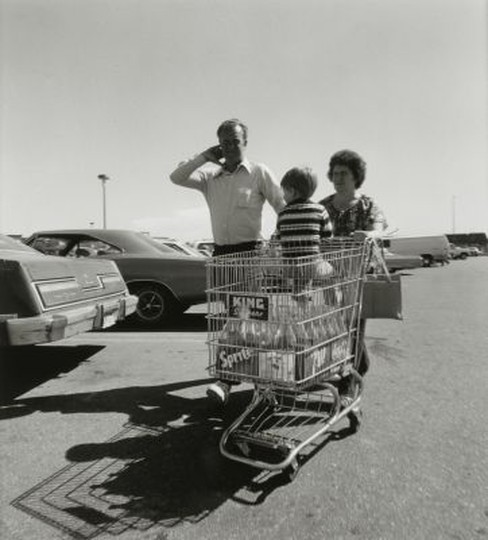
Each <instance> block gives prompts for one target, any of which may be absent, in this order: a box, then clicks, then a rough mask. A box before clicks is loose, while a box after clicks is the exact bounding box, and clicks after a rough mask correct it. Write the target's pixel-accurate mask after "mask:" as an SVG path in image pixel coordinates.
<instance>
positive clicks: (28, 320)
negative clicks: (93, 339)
mask: <svg viewBox="0 0 488 540" xmlns="http://www.w3.org/2000/svg"><path fill="white" fill-rule="evenodd" d="M137 300H138V299H137V296H134V295H127V296H124V297H123V298H120V297H118V298H110V299H106V300H102V301H100V302H99V303H98V304H96V305H90V306H83V307H77V308H73V309H68V310H66V311H62V312H61V313H45V314H42V315H37V316H35V317H25V318H21V319H18V318H7V319H6V320H3V324H2V323H0V325H2V326H4V328H3V329H2V331H1V332H0V345H11V346H18V345H35V344H37V343H50V342H51V341H58V340H60V339H66V338H68V337H71V336H74V335H76V334H80V333H82V332H88V331H90V330H101V329H102V328H108V327H109V326H112V325H114V324H115V323H116V322H117V321H120V320H122V319H124V318H125V317H127V316H128V315H130V314H131V313H134V311H135V309H136V306H137Z"/></svg>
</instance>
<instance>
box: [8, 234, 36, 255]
mask: <svg viewBox="0 0 488 540" xmlns="http://www.w3.org/2000/svg"><path fill="white" fill-rule="evenodd" d="M0 249H9V250H11V251H28V252H29V253H32V252H35V250H34V249H32V248H30V247H29V246H26V245H25V244H23V243H22V242H21V241H20V240H15V239H14V238H11V237H10V236H6V235H4V234H0Z"/></svg>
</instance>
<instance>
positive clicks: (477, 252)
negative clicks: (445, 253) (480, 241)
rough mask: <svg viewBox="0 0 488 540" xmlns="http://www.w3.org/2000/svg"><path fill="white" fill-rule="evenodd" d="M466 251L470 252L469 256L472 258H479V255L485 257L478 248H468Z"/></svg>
mask: <svg viewBox="0 0 488 540" xmlns="http://www.w3.org/2000/svg"><path fill="white" fill-rule="evenodd" d="M466 249H467V250H468V251H469V255H470V256H471V257H478V256H479V255H483V252H482V251H481V249H480V248H479V247H477V246H467V247H466Z"/></svg>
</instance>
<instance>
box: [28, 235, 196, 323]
mask: <svg viewBox="0 0 488 540" xmlns="http://www.w3.org/2000/svg"><path fill="white" fill-rule="evenodd" d="M46 243H49V244H50V245H52V244H54V243H56V244H57V246H58V248H57V255H59V256H62V257H79V256H89V257H96V258H102V259H103V258H105V259H111V260H113V261H115V262H116V264H117V266H118V267H119V270H120V272H121V274H122V276H123V278H124V279H125V282H126V283H127V286H128V288H129V291H130V292H131V294H135V295H137V296H138V298H139V301H138V303H137V309H136V312H135V313H134V315H133V316H132V318H131V319H132V320H133V321H134V322H136V323H137V324H139V325H140V326H144V327H155V326H159V325H161V324H162V323H163V322H164V321H165V320H167V319H168V318H169V317H171V316H172V315H175V314H178V313H182V312H184V311H185V310H186V309H188V308H189V307H190V306H192V305H195V304H200V303H204V302H205V301H206V295H205V288H206V268H205V259H204V257H201V256H197V255H195V256H191V255H185V254H183V253H181V254H180V253H178V252H177V251H175V250H174V249H173V248H170V247H168V246H165V245H163V244H161V243H160V242H157V241H156V240H154V239H153V238H151V237H150V236H148V235H145V234H143V233H139V232H136V231H129V230H114V229H81V230H64V231H42V232H37V233H35V234H33V235H32V236H31V237H30V238H28V239H27V244H28V245H30V246H32V247H34V248H36V249H39V250H41V251H42V250H43V247H44V246H45V245H46ZM93 253H94V255H93Z"/></svg>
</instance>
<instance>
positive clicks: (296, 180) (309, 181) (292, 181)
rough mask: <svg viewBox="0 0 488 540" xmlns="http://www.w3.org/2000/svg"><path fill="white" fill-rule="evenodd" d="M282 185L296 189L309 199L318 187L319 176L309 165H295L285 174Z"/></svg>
mask: <svg viewBox="0 0 488 540" xmlns="http://www.w3.org/2000/svg"><path fill="white" fill-rule="evenodd" d="M281 187H283V188H285V187H286V188H291V189H295V190H296V191H297V192H298V194H299V195H300V197H301V198H303V199H309V198H310V197H311V196H312V195H313V194H314V193H315V190H316V189H317V176H316V174H315V173H314V172H313V171H312V169H310V168H309V167H293V169H290V170H289V171H287V172H286V173H285V176H283V178H282V180H281Z"/></svg>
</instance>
